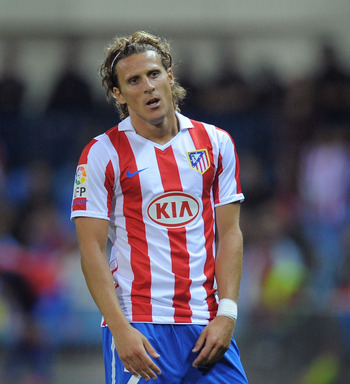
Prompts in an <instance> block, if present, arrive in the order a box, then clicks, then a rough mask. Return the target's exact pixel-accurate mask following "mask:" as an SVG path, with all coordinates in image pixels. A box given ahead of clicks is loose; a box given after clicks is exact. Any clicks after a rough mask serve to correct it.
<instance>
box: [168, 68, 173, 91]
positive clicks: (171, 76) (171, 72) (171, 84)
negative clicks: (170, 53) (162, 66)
mask: <svg viewBox="0 0 350 384" xmlns="http://www.w3.org/2000/svg"><path fill="white" fill-rule="evenodd" d="M167 72H168V77H169V82H170V86H171V87H172V86H173V85H174V74H173V71H172V70H171V68H169V69H168V71H167Z"/></svg>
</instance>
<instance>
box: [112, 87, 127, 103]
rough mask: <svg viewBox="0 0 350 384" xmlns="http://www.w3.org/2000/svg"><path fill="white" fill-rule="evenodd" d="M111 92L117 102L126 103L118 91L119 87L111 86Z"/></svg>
mask: <svg viewBox="0 0 350 384" xmlns="http://www.w3.org/2000/svg"><path fill="white" fill-rule="evenodd" d="M113 93H114V96H115V98H116V99H117V101H118V103H119V104H126V101H125V99H124V96H123V94H122V93H121V92H120V90H119V88H117V87H113Z"/></svg>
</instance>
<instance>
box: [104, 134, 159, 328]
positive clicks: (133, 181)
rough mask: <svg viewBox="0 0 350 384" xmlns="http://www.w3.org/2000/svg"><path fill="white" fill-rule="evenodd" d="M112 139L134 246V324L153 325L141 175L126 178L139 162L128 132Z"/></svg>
mask: <svg viewBox="0 0 350 384" xmlns="http://www.w3.org/2000/svg"><path fill="white" fill-rule="evenodd" d="M108 136H109V138H110V140H111V143H112V144H113V146H114V147H115V148H116V150H117V152H118V155H119V169H120V184H121V189H122V193H123V197H124V205H123V213H124V217H125V225H126V230H127V233H128V242H129V245H130V264H131V268H132V271H133V273H134V280H133V282H132V287H131V302H132V318H133V321H142V322H152V304H151V265H150V258H149V255H148V245H147V239H146V228H145V224H144V221H143V215H142V193H141V185H140V178H139V175H138V174H137V175H135V176H133V177H127V176H126V171H127V170H128V169H130V170H132V171H136V170H137V165H136V160H135V157H134V154H133V151H132V148H131V146H130V143H129V140H128V138H127V137H126V134H125V133H124V132H119V131H117V130H112V131H109V132H108Z"/></svg>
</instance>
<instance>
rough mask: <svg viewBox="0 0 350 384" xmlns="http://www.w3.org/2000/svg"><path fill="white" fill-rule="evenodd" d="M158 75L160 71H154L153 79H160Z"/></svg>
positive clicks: (152, 73)
mask: <svg viewBox="0 0 350 384" xmlns="http://www.w3.org/2000/svg"><path fill="white" fill-rule="evenodd" d="M158 75H159V71H152V72H151V77H152V78H156V77H158Z"/></svg>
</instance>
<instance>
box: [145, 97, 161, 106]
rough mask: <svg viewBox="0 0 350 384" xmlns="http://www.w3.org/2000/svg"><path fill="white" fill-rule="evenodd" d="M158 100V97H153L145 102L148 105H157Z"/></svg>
mask: <svg viewBox="0 0 350 384" xmlns="http://www.w3.org/2000/svg"><path fill="white" fill-rule="evenodd" d="M159 101H160V99H158V98H156V97H154V98H153V99H151V100H149V101H148V102H147V103H146V104H147V105H148V106H149V107H153V108H154V107H158V105H159Z"/></svg>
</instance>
